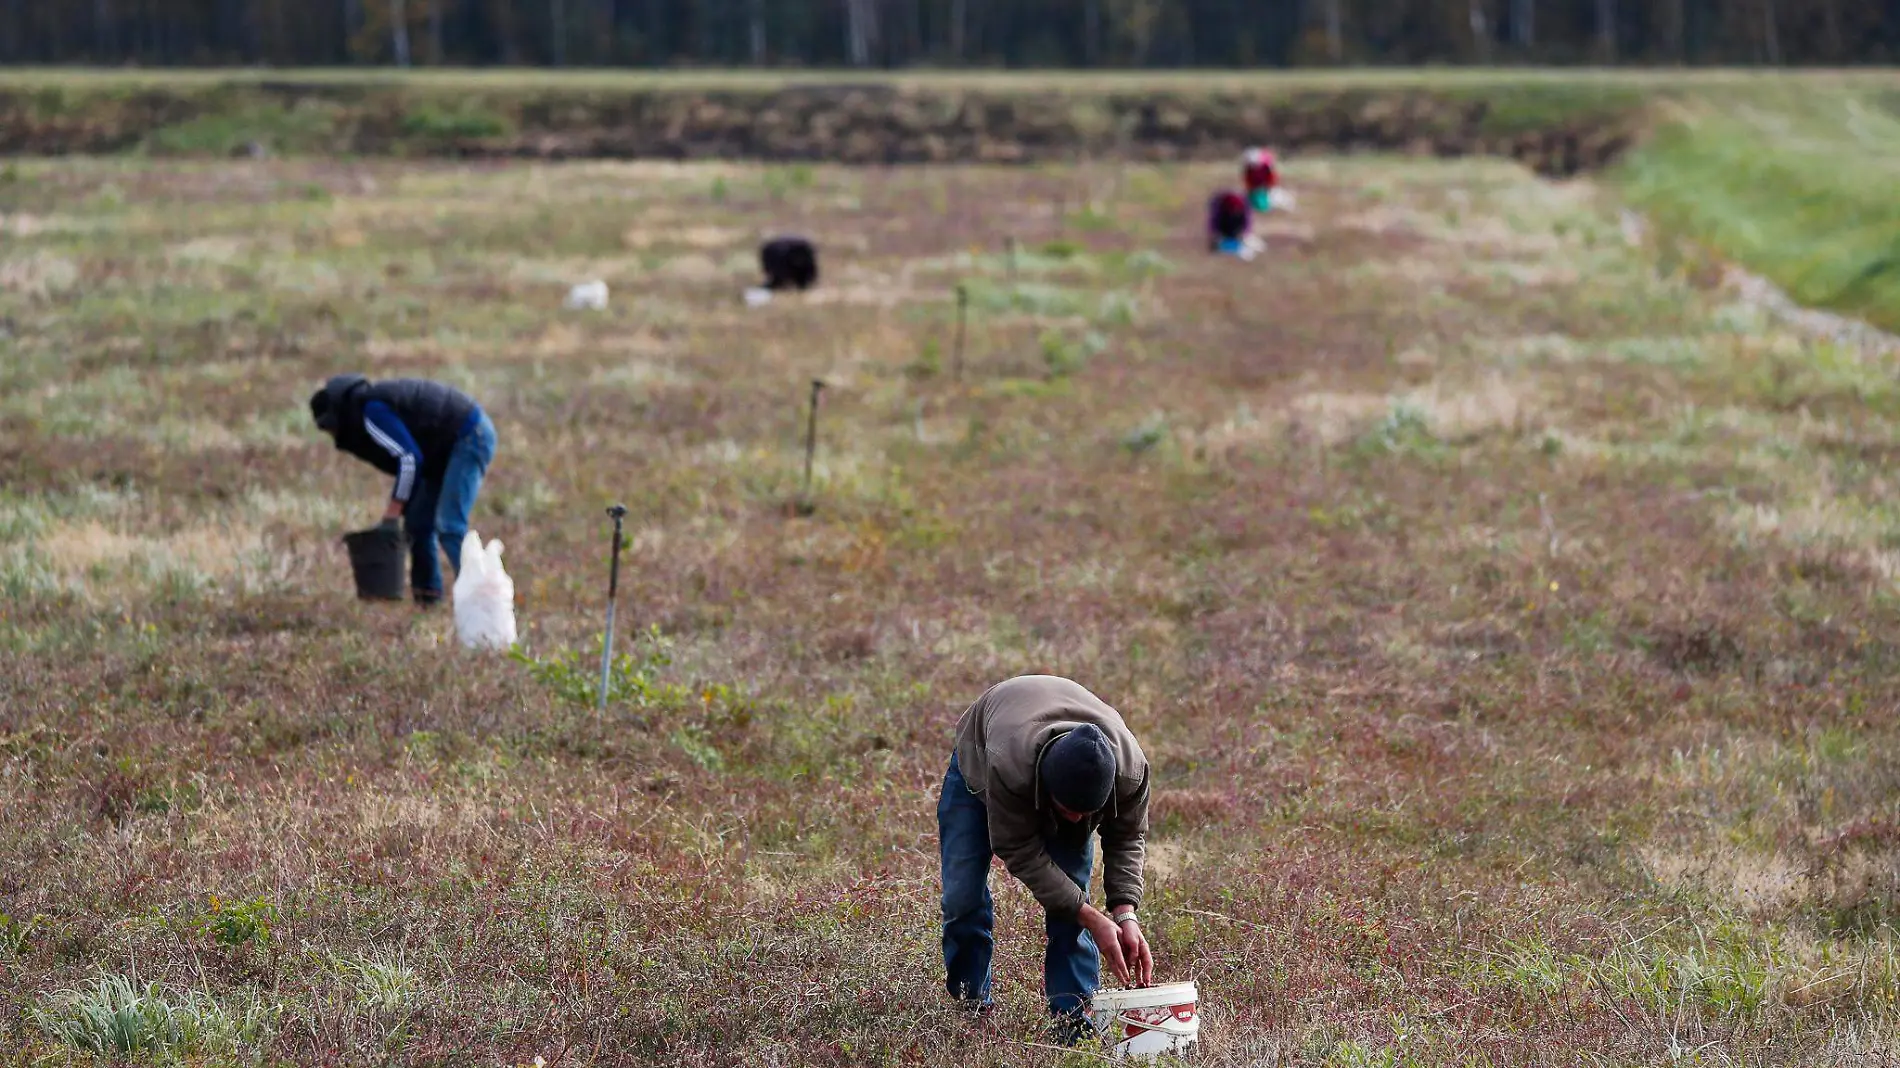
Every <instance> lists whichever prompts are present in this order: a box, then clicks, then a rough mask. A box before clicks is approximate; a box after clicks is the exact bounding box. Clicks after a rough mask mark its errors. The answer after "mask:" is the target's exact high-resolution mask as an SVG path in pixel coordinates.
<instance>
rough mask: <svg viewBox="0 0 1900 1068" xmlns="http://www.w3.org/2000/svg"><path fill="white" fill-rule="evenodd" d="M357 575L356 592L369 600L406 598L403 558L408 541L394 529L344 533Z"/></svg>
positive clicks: (352, 565) (353, 568)
mask: <svg viewBox="0 0 1900 1068" xmlns="http://www.w3.org/2000/svg"><path fill="white" fill-rule="evenodd" d="M343 544H344V546H345V547H347V548H348V549H349V550H350V570H351V571H352V572H354V573H355V575H356V595H357V596H358V597H360V598H362V599H363V600H365V601H400V600H402V593H403V590H402V562H403V557H404V556H406V555H408V548H409V545H408V542H407V540H406V539H405V538H403V536H402V535H401V534H398V533H397V532H395V531H393V530H377V529H374V528H372V529H370V530H359V531H356V532H355V533H353V534H345V535H343Z"/></svg>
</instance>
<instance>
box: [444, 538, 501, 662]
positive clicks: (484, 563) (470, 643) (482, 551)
mask: <svg viewBox="0 0 1900 1068" xmlns="http://www.w3.org/2000/svg"><path fill="white" fill-rule="evenodd" d="M455 633H456V637H458V638H460V639H461V640H462V644H463V645H464V646H466V647H468V648H470V649H482V648H487V649H506V648H508V647H509V646H511V645H513V644H514V643H515V580H514V579H512V578H509V577H508V572H507V571H504V570H503V569H502V566H501V539H500V538H497V539H495V540H494V541H491V542H489V543H488V545H487V547H486V548H484V547H483V546H482V536H481V535H480V534H477V533H475V532H474V531H472V530H471V531H469V532H468V537H466V538H464V539H463V540H462V573H461V574H460V575H457V576H456V577H455Z"/></svg>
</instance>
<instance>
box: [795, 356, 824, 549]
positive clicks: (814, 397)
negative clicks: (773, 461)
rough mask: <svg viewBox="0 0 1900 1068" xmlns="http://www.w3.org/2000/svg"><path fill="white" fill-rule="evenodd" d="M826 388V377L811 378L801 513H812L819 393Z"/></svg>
mask: <svg viewBox="0 0 1900 1068" xmlns="http://www.w3.org/2000/svg"><path fill="white" fill-rule="evenodd" d="M824 388H825V382H824V379H821V378H814V379H812V380H811V414H810V415H809V416H807V417H806V419H805V489H804V492H803V493H801V494H800V495H799V498H798V511H799V514H800V515H810V514H811V513H812V508H813V505H812V503H811V461H812V457H813V455H814V454H816V453H817V451H818V394H819V392H820V391H822V390H823V389H824Z"/></svg>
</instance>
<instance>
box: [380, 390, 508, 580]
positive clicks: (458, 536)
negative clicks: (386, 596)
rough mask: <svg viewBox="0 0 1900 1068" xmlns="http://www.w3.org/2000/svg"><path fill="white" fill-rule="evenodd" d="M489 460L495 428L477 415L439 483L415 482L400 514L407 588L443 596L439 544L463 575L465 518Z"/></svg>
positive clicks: (491, 456)
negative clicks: (405, 537)
mask: <svg viewBox="0 0 1900 1068" xmlns="http://www.w3.org/2000/svg"><path fill="white" fill-rule="evenodd" d="M494 459H495V424H494V423H492V422H490V421H489V419H488V415H487V413H485V412H477V413H476V419H475V423H474V425H473V426H471V427H469V428H468V431H467V432H466V433H464V434H463V435H462V437H461V439H460V440H458V441H457V442H456V443H455V448H454V450H453V451H451V452H450V453H449V463H448V468H447V469H446V470H445V471H444V472H443V473H442V482H441V484H440V485H437V484H435V483H434V482H431V481H427V480H420V479H419V480H417V483H416V491H415V493H414V494H413V495H411V496H410V498H409V507H407V508H405V509H404V510H403V521H404V523H405V524H406V525H407V526H408V528H409V539H410V545H409V553H410V558H409V567H410V584H411V585H412V586H414V587H415V588H416V589H418V590H424V591H427V592H430V593H441V592H442V562H441V560H440V558H439V557H438V556H437V555H436V550H437V546H438V544H439V545H440V547H441V550H442V551H443V552H446V553H447V554H448V557H449V566H450V567H451V568H454V570H455V574H456V575H458V576H459V575H460V574H461V573H462V540H463V539H464V538H466V537H468V517H469V515H470V513H472V512H473V511H474V509H475V498H476V497H477V496H478V495H479V494H480V493H481V490H482V479H483V477H484V476H486V475H487V474H488V465H489V464H490V463H492V462H493V461H494Z"/></svg>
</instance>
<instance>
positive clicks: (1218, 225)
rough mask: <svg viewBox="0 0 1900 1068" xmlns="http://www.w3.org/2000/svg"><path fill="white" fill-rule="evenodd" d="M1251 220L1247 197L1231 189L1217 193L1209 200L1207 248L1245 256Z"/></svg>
mask: <svg viewBox="0 0 1900 1068" xmlns="http://www.w3.org/2000/svg"><path fill="white" fill-rule="evenodd" d="M1251 222H1252V218H1251V212H1249V210H1248V206H1247V200H1246V198H1245V197H1242V196H1241V195H1240V194H1239V193H1236V192H1234V191H1233V190H1231V189H1224V190H1222V191H1220V192H1218V193H1215V194H1214V195H1213V196H1212V197H1211V198H1209V199H1208V202H1207V250H1208V251H1209V252H1219V253H1224V254H1226V255H1230V256H1245V255H1246V254H1247V247H1246V239H1247V228H1248V226H1249V225H1250V224H1251Z"/></svg>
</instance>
